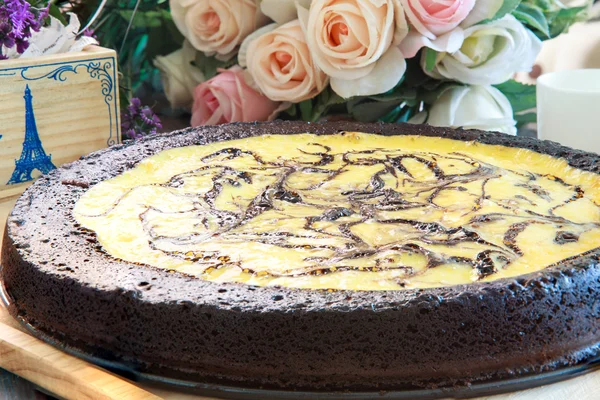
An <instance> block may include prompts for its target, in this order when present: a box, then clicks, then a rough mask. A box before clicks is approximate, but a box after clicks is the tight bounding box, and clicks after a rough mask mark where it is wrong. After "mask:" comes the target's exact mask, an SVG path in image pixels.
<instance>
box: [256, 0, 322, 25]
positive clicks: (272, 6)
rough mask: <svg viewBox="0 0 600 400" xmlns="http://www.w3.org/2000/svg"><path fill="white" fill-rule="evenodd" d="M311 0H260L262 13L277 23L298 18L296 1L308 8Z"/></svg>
mask: <svg viewBox="0 0 600 400" xmlns="http://www.w3.org/2000/svg"><path fill="white" fill-rule="evenodd" d="M311 1H312V0H262V1H261V2H260V9H261V10H262V13H263V14H265V15H266V16H267V17H269V18H271V19H272V20H273V21H275V22H276V23H278V24H285V23H286V22H290V21H293V20H295V19H297V18H298V11H297V8H296V3H298V5H300V6H301V7H304V8H308V7H310V3H311Z"/></svg>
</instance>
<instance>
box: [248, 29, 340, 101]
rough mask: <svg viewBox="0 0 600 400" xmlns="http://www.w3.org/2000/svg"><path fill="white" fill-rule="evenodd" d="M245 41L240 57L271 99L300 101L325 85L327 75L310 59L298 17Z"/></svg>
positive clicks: (317, 91)
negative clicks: (246, 44) (243, 53)
mask: <svg viewBox="0 0 600 400" xmlns="http://www.w3.org/2000/svg"><path fill="white" fill-rule="evenodd" d="M272 28H275V25H273V26H272V27H271V29H272ZM264 29H265V30H266V29H267V28H266V27H265V28H264ZM259 33H260V32H259ZM247 40H248V41H249V42H250V43H249V44H248V47H247V49H245V44H243V45H242V47H241V51H240V53H242V52H243V51H244V50H245V55H242V56H241V57H240V60H243V59H244V58H245V63H246V65H247V66H248V72H249V73H250V75H251V76H252V79H253V80H254V83H255V84H256V86H258V88H260V90H261V91H262V93H264V94H265V95H266V96H267V97H268V98H270V99H271V100H276V101H290V102H293V103H299V102H301V101H304V100H307V99H310V98H312V97H315V96H316V95H317V94H319V93H321V91H322V90H323V89H324V88H325V87H326V86H327V83H328V78H327V75H325V73H324V72H323V71H321V70H320V69H319V67H317V66H316V65H315V63H314V62H313V59H312V57H311V55H310V51H309V50H308V46H307V44H306V41H305V40H304V33H303V32H302V28H301V27H300V22H299V21H298V20H295V21H292V22H288V23H287V24H285V25H282V26H280V27H277V28H275V29H273V30H270V31H268V32H266V33H262V34H261V35H260V36H258V37H256V38H254V37H253V36H252V35H251V36H249V37H248V38H247ZM242 65H243V64H242Z"/></svg>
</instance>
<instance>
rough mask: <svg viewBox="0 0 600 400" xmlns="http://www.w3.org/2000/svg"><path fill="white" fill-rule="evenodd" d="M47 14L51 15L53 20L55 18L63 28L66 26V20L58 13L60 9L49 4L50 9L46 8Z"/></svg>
mask: <svg viewBox="0 0 600 400" xmlns="http://www.w3.org/2000/svg"><path fill="white" fill-rule="evenodd" d="M48 14H50V15H52V16H53V17H54V18H56V19H57V20H59V21H60V23H61V24H63V25H65V26H67V25H68V24H69V23H68V22H67V19H66V18H65V17H64V15H63V14H62V13H61V12H60V8H58V7H57V6H56V5H54V4H50V7H49V8H48Z"/></svg>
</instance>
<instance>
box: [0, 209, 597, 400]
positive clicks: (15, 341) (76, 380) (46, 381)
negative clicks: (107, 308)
mask: <svg viewBox="0 0 600 400" xmlns="http://www.w3.org/2000/svg"><path fill="white" fill-rule="evenodd" d="M15 201H16V197H12V198H4V199H0V243H2V235H3V233H4V224H5V221H6V217H7V216H8V214H9V212H10V210H11V209H12V207H13V205H14V202H15ZM0 368H4V369H6V370H8V371H11V372H12V373H14V374H16V375H19V376H21V377H23V378H25V379H27V380H29V381H31V382H33V383H35V384H36V385H38V386H39V387H41V388H43V389H45V390H46V391H48V392H50V393H52V394H54V395H55V396H57V397H59V398H64V399H68V400H71V399H72V400H88V399H89V400H123V399H127V400H158V399H164V400H218V399H216V398H212V397H202V396H196V395H191V394H184V393H179V392H177V391H171V390H165V389H163V388H157V387H155V386H153V385H149V384H147V383H139V382H131V381H129V380H127V379H125V378H123V377H121V376H119V375H116V374H114V373H111V372H109V371H107V370H105V369H103V368H100V367H97V366H95V365H93V364H90V363H88V362H86V361H83V360H80V359H78V358H76V357H73V356H71V355H68V354H66V353H64V352H62V351H60V350H58V349H56V348H54V347H52V346H50V345H48V344H46V343H44V342H42V341H41V340H38V339H36V338H34V337H33V336H31V335H30V334H28V333H27V332H26V331H25V330H24V328H23V327H21V326H20V325H19V323H18V322H17V321H15V320H14V319H13V318H12V317H11V316H10V315H9V314H8V311H7V310H6V309H5V308H4V307H0ZM599 393H600V371H596V372H592V373H588V374H586V375H583V376H580V377H577V378H574V379H570V380H568V381H564V382H559V383H555V384H553V385H547V386H542V387H539V388H536V389H529V390H524V391H520V392H514V393H510V394H505V395H498V396H491V397H481V398H478V399H475V400H537V399H544V400H571V399H577V400H597V399H598V398H600V395H599ZM1 397H2V394H1V393H0V398H1Z"/></svg>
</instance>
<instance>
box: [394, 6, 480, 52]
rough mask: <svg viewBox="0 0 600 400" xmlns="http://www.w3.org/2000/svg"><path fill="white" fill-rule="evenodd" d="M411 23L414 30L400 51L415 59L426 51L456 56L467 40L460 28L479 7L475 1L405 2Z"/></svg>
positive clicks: (405, 8)
mask: <svg viewBox="0 0 600 400" xmlns="http://www.w3.org/2000/svg"><path fill="white" fill-rule="evenodd" d="M401 1H402V5H403V6H404V10H405V11H406V16H407V18H408V21H409V22H410V24H411V25H412V27H414V30H411V32H410V34H409V35H408V36H407V38H406V39H405V40H404V41H403V42H402V44H401V46H400V49H401V50H402V52H403V53H404V55H406V57H408V58H411V57H414V56H415V55H416V54H417V52H418V51H419V50H420V49H421V48H422V47H423V46H426V47H430V48H432V49H434V50H436V51H445V52H449V53H452V52H455V51H456V50H458V47H460V44H461V43H462V40H463V39H464V35H463V31H462V29H461V28H460V27H459V24H460V23H461V22H462V21H463V20H464V19H465V18H467V16H468V15H469V12H470V11H471V10H472V9H473V7H474V6H475V0H401Z"/></svg>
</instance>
